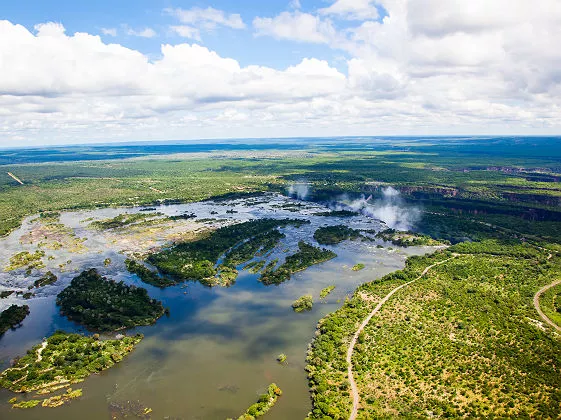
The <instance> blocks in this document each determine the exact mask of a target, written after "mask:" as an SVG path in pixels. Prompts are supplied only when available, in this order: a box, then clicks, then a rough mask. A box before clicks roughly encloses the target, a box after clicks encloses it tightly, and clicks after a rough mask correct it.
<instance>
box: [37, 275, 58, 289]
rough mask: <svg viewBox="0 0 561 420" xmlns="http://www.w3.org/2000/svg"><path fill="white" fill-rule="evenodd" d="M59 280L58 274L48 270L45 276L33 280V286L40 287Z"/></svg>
mask: <svg viewBox="0 0 561 420" xmlns="http://www.w3.org/2000/svg"><path fill="white" fill-rule="evenodd" d="M57 280H58V278H57V276H56V275H54V274H53V272H52V271H47V272H46V273H45V274H44V275H43V277H41V278H40V279H39V280H35V281H34V282H33V286H35V287H37V288H39V287H43V286H48V285H50V284H53V283H55V282H56V281H57Z"/></svg>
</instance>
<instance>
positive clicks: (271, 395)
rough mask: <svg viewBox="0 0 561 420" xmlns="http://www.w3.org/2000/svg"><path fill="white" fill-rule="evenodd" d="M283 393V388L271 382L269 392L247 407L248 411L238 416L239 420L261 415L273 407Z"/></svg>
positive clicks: (252, 418)
mask: <svg viewBox="0 0 561 420" xmlns="http://www.w3.org/2000/svg"><path fill="white" fill-rule="evenodd" d="M281 395H282V391H281V389H280V388H279V387H278V386H277V385H276V384H271V385H269V387H268V388H267V393H266V394H262V395H261V396H260V397H259V400H258V401H257V402H256V403H255V404H253V405H252V406H251V407H249V408H248V409H247V411H246V412H245V413H244V414H242V415H241V416H240V417H238V420H254V419H255V418H256V417H261V416H264V415H265V414H267V412H268V411H269V410H270V409H271V408H273V406H274V405H275V403H276V402H277V399H278V398H279V397H280V396H281Z"/></svg>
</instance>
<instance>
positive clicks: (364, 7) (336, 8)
mask: <svg viewBox="0 0 561 420" xmlns="http://www.w3.org/2000/svg"><path fill="white" fill-rule="evenodd" d="M319 13H320V14H322V15H333V16H337V17H339V18H342V19H349V20H365V19H378V17H379V14H378V9H377V8H376V6H375V4H374V1H373V0H336V1H335V2H334V3H333V4H332V5H331V6H329V7H325V8H323V9H319Z"/></svg>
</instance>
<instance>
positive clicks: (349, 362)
mask: <svg viewBox="0 0 561 420" xmlns="http://www.w3.org/2000/svg"><path fill="white" fill-rule="evenodd" d="M457 256H458V255H457V254H454V257H452V258H455V257H457ZM452 258H448V259H446V260H444V261H440V262H437V263H434V264H432V265H429V266H428V267H427V268H425V269H424V270H423V272H422V273H421V274H420V275H419V277H417V278H416V279H415V280H411V281H410V282H408V283H405V284H402V285H401V286H398V287H396V288H395V289H393V290H392V291H391V292H390V293H388V294H387V295H386V296H385V297H384V298H383V299H382V300H381V301H380V302H379V303H378V305H376V307H375V308H374V309H373V310H372V312H370V314H369V315H368V316H367V317H366V319H365V320H364V321H362V324H360V327H358V330H356V332H355V335H354V336H353V339H352V340H351V344H350V345H349V348H348V350H347V366H348V367H347V373H348V375H349V382H350V384H351V396H352V397H353V410H352V411H351V415H350V416H349V420H355V419H356V416H357V414H358V404H359V402H360V395H359V393H358V387H357V385H356V382H355V379H354V374H353V364H352V358H353V351H354V348H355V345H356V341H357V340H358V336H359V335H360V333H361V332H362V331H363V330H364V328H365V327H366V326H367V325H368V323H369V322H370V320H371V319H372V317H373V316H374V315H376V314H377V313H378V311H380V309H381V308H382V306H384V304H385V303H386V302H387V301H388V300H389V299H390V298H391V297H392V296H393V295H394V294H395V293H396V292H397V291H399V290H401V289H403V288H404V287H407V286H409V285H410V284H411V283H414V282H416V281H417V280H419V279H420V278H421V277H423V276H424V275H425V274H427V273H428V272H429V270H430V269H431V268H433V267H436V266H437V265H441V264H444V263H445V262H447V261H450V260H451V259H452Z"/></svg>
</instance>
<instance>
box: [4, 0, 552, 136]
mask: <svg viewBox="0 0 561 420" xmlns="http://www.w3.org/2000/svg"><path fill="white" fill-rule="evenodd" d="M419 3H420V2H418V1H417V2H415V1H413V0H411V1H409V0H379V2H378V3H377V4H379V5H380V6H381V7H383V8H384V9H385V10H386V12H387V14H388V15H387V16H385V17H384V18H383V20H381V21H378V20H371V18H368V19H367V20H365V21H358V22H355V21H346V22H344V23H342V22H341V20H340V19H341V17H343V18H345V19H347V18H348V16H347V15H345V14H334V13H329V14H326V12H325V11H321V10H320V11H315V12H311V13H303V12H301V11H299V10H292V11H291V12H284V13H281V14H279V15H278V16H273V17H257V18H255V19H254V20H253V25H254V29H255V31H256V34H257V35H260V36H270V37H274V38H275V39H282V40H292V41H297V42H300V43H306V42H307V43H313V44H322V45H323V46H324V47H330V48H332V49H333V56H340V55H341V54H344V55H345V56H346V59H345V61H343V66H345V64H346V68H345V69H344V70H337V69H336V68H334V67H333V65H330V63H329V62H327V61H325V60H319V59H317V58H314V57H313V56H309V57H308V58H306V59H304V60H302V61H300V62H298V63H294V65H292V66H288V67H287V68H284V69H274V68H271V67H266V66H259V65H248V66H243V65H241V64H240V62H238V61H237V60H235V59H232V58H226V57H223V56H220V55H218V54H217V53H216V52H214V51H211V50H209V49H207V48H204V47H201V46H199V45H191V44H178V45H171V44H170V45H163V46H162V47H161V52H160V55H159V56H158V57H156V58H153V59H150V58H148V57H147V56H146V55H144V54H142V53H141V52H139V51H136V50H134V49H130V48H126V47H124V46H122V45H119V44H111V43H104V41H103V40H102V39H101V37H99V36H94V35H90V34H87V33H75V34H67V33H66V32H65V30H64V27H63V26H62V25H61V24H60V23H45V24H39V25H37V26H36V27H35V28H34V30H33V31H30V30H28V29H26V28H25V27H23V26H21V25H15V24H12V23H11V22H8V21H0V74H1V75H2V77H0V139H20V138H28V139H29V138H35V139H38V140H40V141H44V142H47V141H55V140H57V141H62V140H64V139H68V141H71V140H75V139H77V138H80V139H88V140H107V139H135V138H143V139H150V138H169V139H171V138H178V139H181V138H193V137H194V138H204V137H257V136H298V135H351V134H355V135H368V134H370V135H381V134H428V133H433V134H434V133H438V134H446V133H474V134H477V133H479V134H484V133H488V134H495V133H502V134H508V133H528V134H540V133H549V134H553V133H558V132H559V130H560V129H561V70H560V69H561V49H560V48H559V47H558V43H559V39H561V3H559V2H558V1H557V0H541V1H540V7H533V8H529V7H528V2H527V1H526V0H509V1H508V2H505V1H503V0H497V3H496V4H495V3H493V5H491V4H490V3H488V2H486V3H484V2H483V1H482V0H472V1H471V2H463V1H459V0H458V1H456V0H426V1H425V2H423V4H424V7H423V8H419V6H418V4H419ZM335 4H337V2H334V3H332V4H331V6H334V5H335ZM348 4H350V3H348ZM353 4H355V5H357V4H359V3H353ZM360 4H366V3H364V2H363V3H360ZM368 4H370V3H368ZM470 5H471V6H470ZM484 5H488V6H489V7H486V6H484ZM329 8H330V7H327V9H329ZM195 10H199V11H197V12H196V13H195V12H193V13H191V14H187V15H186V17H185V16H184V19H183V20H184V21H182V22H181V24H178V25H176V26H174V27H173V29H171V30H172V31H174V33H177V34H178V35H180V36H182V37H184V38H188V39H194V40H198V38H199V37H200V34H201V33H203V32H202V31H205V30H207V29H206V28H211V27H217V26H218V25H221V26H228V25H224V24H223V23H218V21H220V19H224V21H230V19H231V16H232V15H228V14H225V13H223V12H222V13H223V14H222V15H221V14H220V13H218V14H216V13H215V12H212V13H208V12H204V13H203V12H200V11H201V10H202V11H205V10H208V9H195ZM212 10H214V9H212ZM191 11H192V10H191ZM203 15H204V16H207V17H205V18H204V19H203V18H202V17H201V16H203ZM211 15H212V16H219V17H220V16H222V18H212V19H211V18H209V17H208V16H211ZM177 16H179V15H177ZM234 21H235V19H234V20H233V21H231V22H234ZM240 21H241V17H240ZM205 22H207V23H208V24H205ZM242 23H243V22H242ZM213 25H214V26H213ZM233 25H234V26H236V25H238V26H240V25H239V24H235V23H233ZM123 32H125V33H126V30H125V29H123ZM304 48H305V46H301V48H300V47H299V49H301V50H302V51H305V49H304ZM245 59H247V57H245ZM338 65H341V62H338ZM13 141H15V140H13ZM2 142H5V143H6V142H8V143H9V140H0V145H8V144H3V143H2ZM20 143H22V141H21V140H18V144H20Z"/></svg>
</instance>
